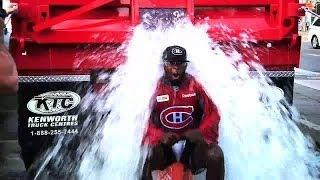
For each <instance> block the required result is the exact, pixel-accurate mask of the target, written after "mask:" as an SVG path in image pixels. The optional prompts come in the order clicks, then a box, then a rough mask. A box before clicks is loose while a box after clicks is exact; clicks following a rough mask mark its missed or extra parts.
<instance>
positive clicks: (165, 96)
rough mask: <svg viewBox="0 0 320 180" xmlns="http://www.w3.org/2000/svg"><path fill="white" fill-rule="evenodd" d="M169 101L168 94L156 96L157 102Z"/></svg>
mask: <svg viewBox="0 0 320 180" xmlns="http://www.w3.org/2000/svg"><path fill="white" fill-rule="evenodd" d="M166 101H169V95H168V94H166V95H161V96H157V102H166Z"/></svg>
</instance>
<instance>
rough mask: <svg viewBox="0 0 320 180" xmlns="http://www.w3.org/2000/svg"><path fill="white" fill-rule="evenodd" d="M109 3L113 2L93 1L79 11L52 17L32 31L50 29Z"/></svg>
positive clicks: (105, 0)
mask: <svg viewBox="0 0 320 180" xmlns="http://www.w3.org/2000/svg"><path fill="white" fill-rule="evenodd" d="M111 1H113V0H95V1H93V2H91V3H89V4H88V5H84V6H82V7H80V8H79V9H76V10H73V11H70V12H68V13H66V14H63V15H61V16H58V17H54V18H52V19H48V20H46V21H45V22H43V23H41V24H39V25H36V26H34V28H33V29H34V30H35V31H36V32H38V31H41V30H44V29H47V28H50V27H52V26H53V25H56V24H58V23H61V22H63V21H65V20H69V19H72V18H74V17H77V16H79V15H81V14H83V13H86V12H88V11H90V10H92V9H95V8H97V7H99V6H102V5H104V4H107V3H109V2H111Z"/></svg>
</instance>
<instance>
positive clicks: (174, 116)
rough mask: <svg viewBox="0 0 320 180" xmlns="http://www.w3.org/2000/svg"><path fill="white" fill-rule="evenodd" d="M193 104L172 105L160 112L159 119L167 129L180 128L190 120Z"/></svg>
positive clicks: (191, 119)
mask: <svg viewBox="0 0 320 180" xmlns="http://www.w3.org/2000/svg"><path fill="white" fill-rule="evenodd" d="M193 111H194V110H193V106H172V107H169V108H167V109H165V110H163V111H162V112H161V113H160V121H161V124H162V125H163V126H165V127H166V128H169V129H182V128H184V127H186V126H188V125H189V124H190V123H191V122H192V121H193V118H192V112H193Z"/></svg>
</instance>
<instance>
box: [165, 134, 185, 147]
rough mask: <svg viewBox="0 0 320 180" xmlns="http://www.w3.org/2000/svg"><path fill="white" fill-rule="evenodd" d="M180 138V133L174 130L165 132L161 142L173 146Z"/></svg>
mask: <svg viewBox="0 0 320 180" xmlns="http://www.w3.org/2000/svg"><path fill="white" fill-rule="evenodd" d="M179 139H180V137H179V135H178V134H176V133H173V132H168V133H164V134H163V136H162V138H161V140H160V142H161V143H162V144H164V145H167V146H172V145H174V144H175V143H176V142H178V141H179Z"/></svg>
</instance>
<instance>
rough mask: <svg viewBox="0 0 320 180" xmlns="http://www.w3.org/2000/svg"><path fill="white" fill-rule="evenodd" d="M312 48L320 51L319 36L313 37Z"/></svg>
mask: <svg viewBox="0 0 320 180" xmlns="http://www.w3.org/2000/svg"><path fill="white" fill-rule="evenodd" d="M311 46H312V48H313V49H319V41H318V37H317V36H312V39H311Z"/></svg>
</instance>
